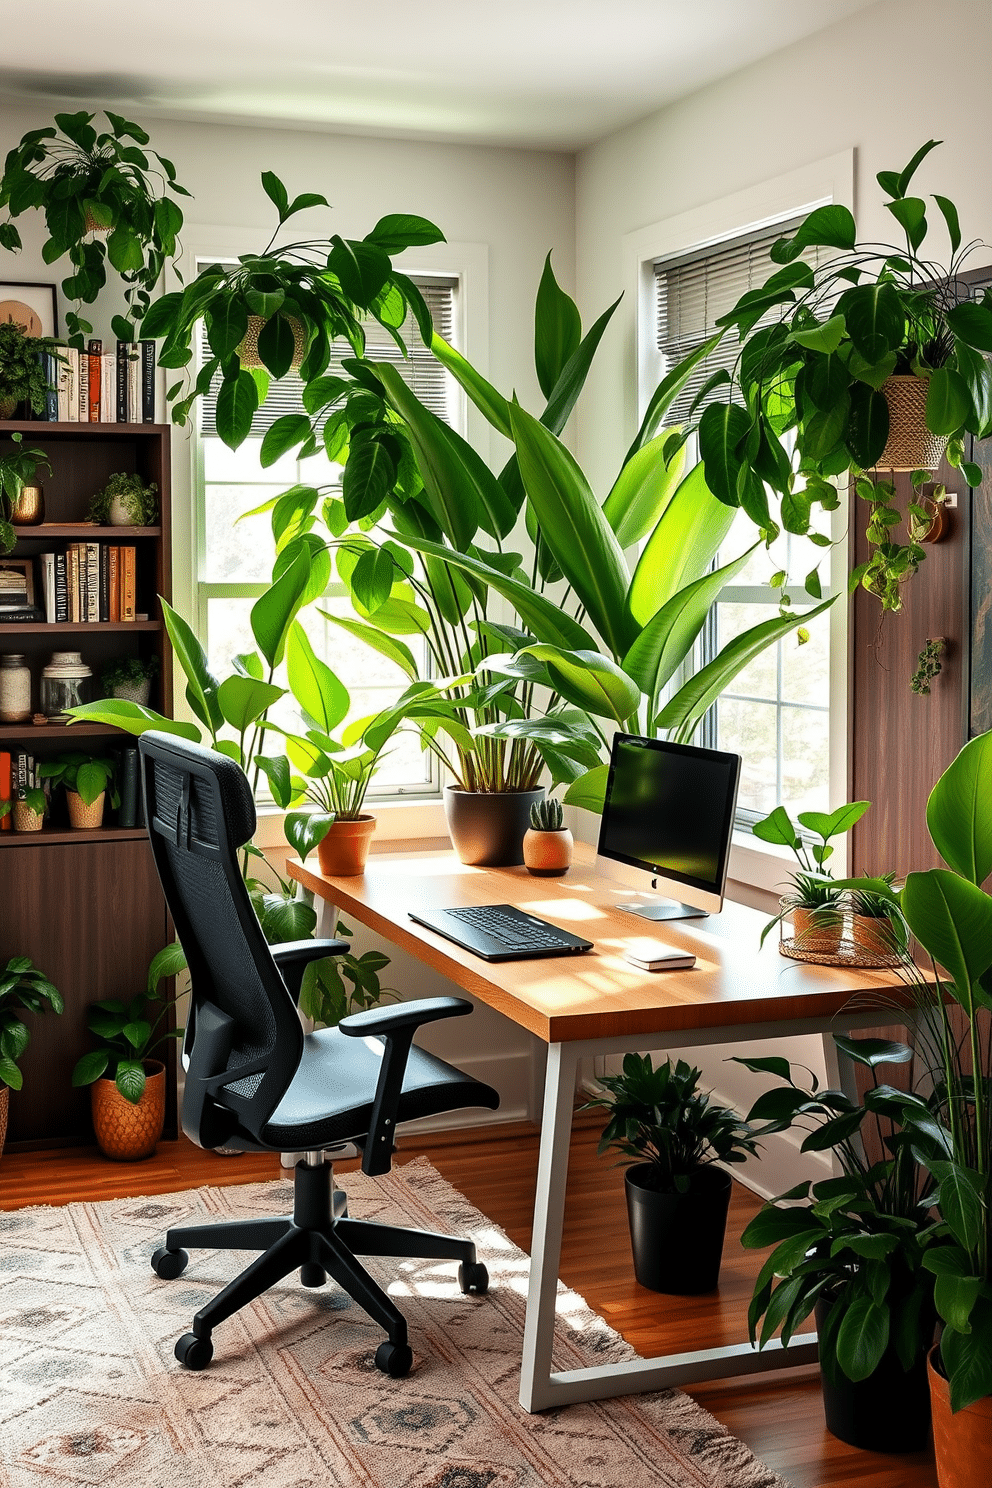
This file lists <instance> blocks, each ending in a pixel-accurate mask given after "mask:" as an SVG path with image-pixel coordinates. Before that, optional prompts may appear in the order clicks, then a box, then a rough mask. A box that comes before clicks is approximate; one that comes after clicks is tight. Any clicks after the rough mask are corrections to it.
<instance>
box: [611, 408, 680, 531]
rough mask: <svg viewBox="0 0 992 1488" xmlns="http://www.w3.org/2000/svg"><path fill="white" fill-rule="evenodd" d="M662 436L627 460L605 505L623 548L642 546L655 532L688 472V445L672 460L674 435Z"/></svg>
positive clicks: (664, 432)
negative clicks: (669, 455) (670, 451)
mask: <svg viewBox="0 0 992 1488" xmlns="http://www.w3.org/2000/svg"><path fill="white" fill-rule="evenodd" d="M673 432H675V431H673V430H671V429H663V430H662V432H661V433H660V434H658V435H656V436H655V438H654V439H652V440H650V441H649V442H648V443H647V444H644V445H642V446H641V448H640V449H639V450H636V451H635V453H634V454H633V455H631V456H630V458H629V459H628V460H627V462H626V464H625V465H624V467H623V469H622V470H621V471H620V474H619V475H618V476H617V478H616V481H615V482H614V485H613V490H612V491H611V492H610V494H609V496H607V498H606V500H605V501H604V503H603V515H604V516H605V518H606V520H607V521H608V522H609V524H610V526H611V527H612V528H613V531H614V532H615V533H616V535H617V541H618V542H619V544H620V546H621V547H622V548H629V547H631V546H632V545H633V544H634V543H638V542H641V541H642V539H643V538H645V537H647V535H648V533H649V532H651V531H652V530H653V528H654V527H655V525H656V524H657V522H658V520H659V519H660V517H661V514H662V512H663V511H664V510H665V508H666V506H667V505H668V503H669V502H670V501H671V499H672V496H673V495H674V494H675V491H676V489H677V487H678V484H679V481H680V480H681V478H682V471H683V469H684V468H685V459H686V450H685V445H684V444H682V445H679V447H678V449H677V450H676V451H675V453H674V455H673V456H672V458H671V459H670V460H666V459H665V448H666V446H667V444H668V441H669V439H670V438H671V436H672V433H673Z"/></svg>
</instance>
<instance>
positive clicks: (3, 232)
mask: <svg viewBox="0 0 992 1488" xmlns="http://www.w3.org/2000/svg"><path fill="white" fill-rule="evenodd" d="M95 117H96V116H95V115H94V114H87V113H84V112H80V113H76V114H56V115H55V124H56V126H57V127H56V128H53V127H52V126H51V125H48V126H47V127H46V128H44V129H32V130H29V131H28V133H27V134H25V135H24V137H23V139H22V140H21V142H20V144H19V145H17V146H16V147H15V148H14V149H13V150H11V151H10V153H9V154H8V156H7V159H6V161H5V164H4V170H3V175H2V177H0V208H2V207H6V208H7V212H8V220H7V221H5V222H0V247H3V248H7V249H9V250H10V251H11V252H17V251H18V250H19V249H20V247H21V237H20V234H19V232H18V231H17V228H16V227H15V226H14V222H13V219H14V218H15V217H20V216H21V215H22V214H23V213H24V212H27V211H29V210H31V209H33V208H38V209H40V210H41V211H43V212H44V214H45V222H46V223H47V226H48V232H49V238H48V241H47V242H46V243H45V245H44V247H43V248H42V257H43V258H44V260H45V262H46V264H51V263H56V262H57V261H58V260H59V259H60V258H64V257H68V258H69V261H70V263H71V264H72V265H73V273H71V274H70V275H69V276H68V278H66V279H63V281H62V289H63V292H64V293H65V295H66V296H67V298H68V299H70V300H73V301H75V302H76V305H77V307H78V306H80V305H92V304H93V303H94V301H95V300H96V298H97V296H98V295H99V294H100V291H101V290H102V289H103V288H104V286H105V285H106V282H107V264H108V262H109V264H110V266H111V268H113V269H116V270H117V272H118V274H120V276H121V278H122V279H123V281H124V284H125V286H126V287H125V292H124V298H125V301H126V303H127V310H128V313H127V316H126V317H125V316H121V315H115V316H114V318H113V321H112V322H111V324H112V327H113V331H114V334H115V335H116V336H117V337H118V338H119V339H120V340H122V341H133V340H134V339H135V323H136V322H137V321H138V320H140V319H141V317H142V316H143V315H144V314H145V312H146V311H147V309H148V306H149V304H150V303H151V296H152V293H153V291H154V289H155V286H156V285H157V284H158V281H159V279H160V278H161V275H162V270H163V268H164V267H165V262H166V259H168V258H173V257H175V254H176V251H177V246H178V243H177V240H178V235H179V232H180V229H181V228H182V225H183V214H182V211H181V210H180V208H179V205H178V203H177V202H175V201H173V200H172V196H175V195H178V196H189V192H188V191H187V190H186V188H185V187H184V186H180V184H179V182H178V181H177V180H176V172H175V167H174V166H173V164H172V162H171V161H170V160H166V159H165V157H164V156H163V155H159V154H158V153H157V152H156V151H154V150H147V149H145V148H144V147H145V146H147V144H148V135H147V133H146V132H145V130H144V129H142V128H141V126H140V125H138V124H133V123H131V121H130V120H128V119H123V118H121V116H120V114H112V113H111V112H110V111H109V110H108V111H107V113H106V118H107V120H108V121H109V125H110V128H109V130H105V131H104V132H103V133H98V132H97V130H96V129H95V128H94V126H93V119H94V118H95ZM168 193H172V195H169V194H168ZM104 235H105V236H104ZM66 324H67V327H68V330H69V333H70V334H69V345H70V346H76V347H78V348H79V349H80V350H82V347H83V338H84V336H85V335H88V334H89V333H90V332H91V331H92V329H93V327H92V325H91V324H90V323H89V321H87V320H84V319H83V318H82V317H81V316H80V314H79V310H78V308H77V309H76V310H70V311H68V312H67V314H66Z"/></svg>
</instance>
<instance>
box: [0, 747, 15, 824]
mask: <svg viewBox="0 0 992 1488" xmlns="http://www.w3.org/2000/svg"><path fill="white" fill-rule="evenodd" d="M12 799H13V795H12V781H11V758H10V751H9V750H8V749H0V801H10V800H12ZM13 825H14V824H13V822H12V821H11V816H10V812H9V811H8V812H7V815H6V816H0V832H9V831H10V829H11V827H12V826H13Z"/></svg>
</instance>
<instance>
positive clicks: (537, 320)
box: [534, 253, 582, 398]
mask: <svg viewBox="0 0 992 1488" xmlns="http://www.w3.org/2000/svg"><path fill="white" fill-rule="evenodd" d="M581 340H582V321H581V318H580V316H579V312H578V309H577V307H576V304H575V301H574V300H573V299H571V297H570V296H569V295H567V294H566V293H565V292H564V290H563V289H562V288H561V286H560V285H559V283H558V281H557V279H556V278H555V275H554V270H553V269H552V267H551V254H550V253H549V254H548V256H547V258H546V259H545V261H544V272H543V274H542V275H541V282H540V284H539V286H538V290H537V304H536V306H535V311H534V363H535V365H536V367H537V380H538V382H539V383H540V386H541V392H542V393H543V394H544V396H545V398H550V396H551V393H552V390H553V388H554V386H555V383H556V382H557V381H558V379H559V377H560V376H561V374H562V371H563V369H564V367H565V364H566V363H567V361H568V360H569V358H570V357H571V356H572V355H573V353H574V352H575V351H577V349H578V346H579V342H580V341H581Z"/></svg>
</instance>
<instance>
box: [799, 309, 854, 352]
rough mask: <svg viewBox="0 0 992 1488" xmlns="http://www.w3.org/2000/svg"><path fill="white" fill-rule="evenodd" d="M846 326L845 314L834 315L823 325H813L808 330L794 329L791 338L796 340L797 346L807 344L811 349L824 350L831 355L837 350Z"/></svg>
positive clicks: (808, 348)
mask: <svg viewBox="0 0 992 1488" xmlns="http://www.w3.org/2000/svg"><path fill="white" fill-rule="evenodd" d="M844 328H845V326H844V317H843V315H832V316H831V317H830V319H829V320H825V321H823V323H822V324H821V325H816V326H812V327H811V328H810V329H808V330H802V331H792V332H791V333H790V335H789V340H790V341H794V342H795V343H796V345H797V346H805V347H806V348H807V350H809V351H822V352H824V353H825V354H827V355H829V354H830V353H831V352H832V351H836V350H837V348H838V346H839V345H840V343H841V341H842V340H843V337H844Z"/></svg>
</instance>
